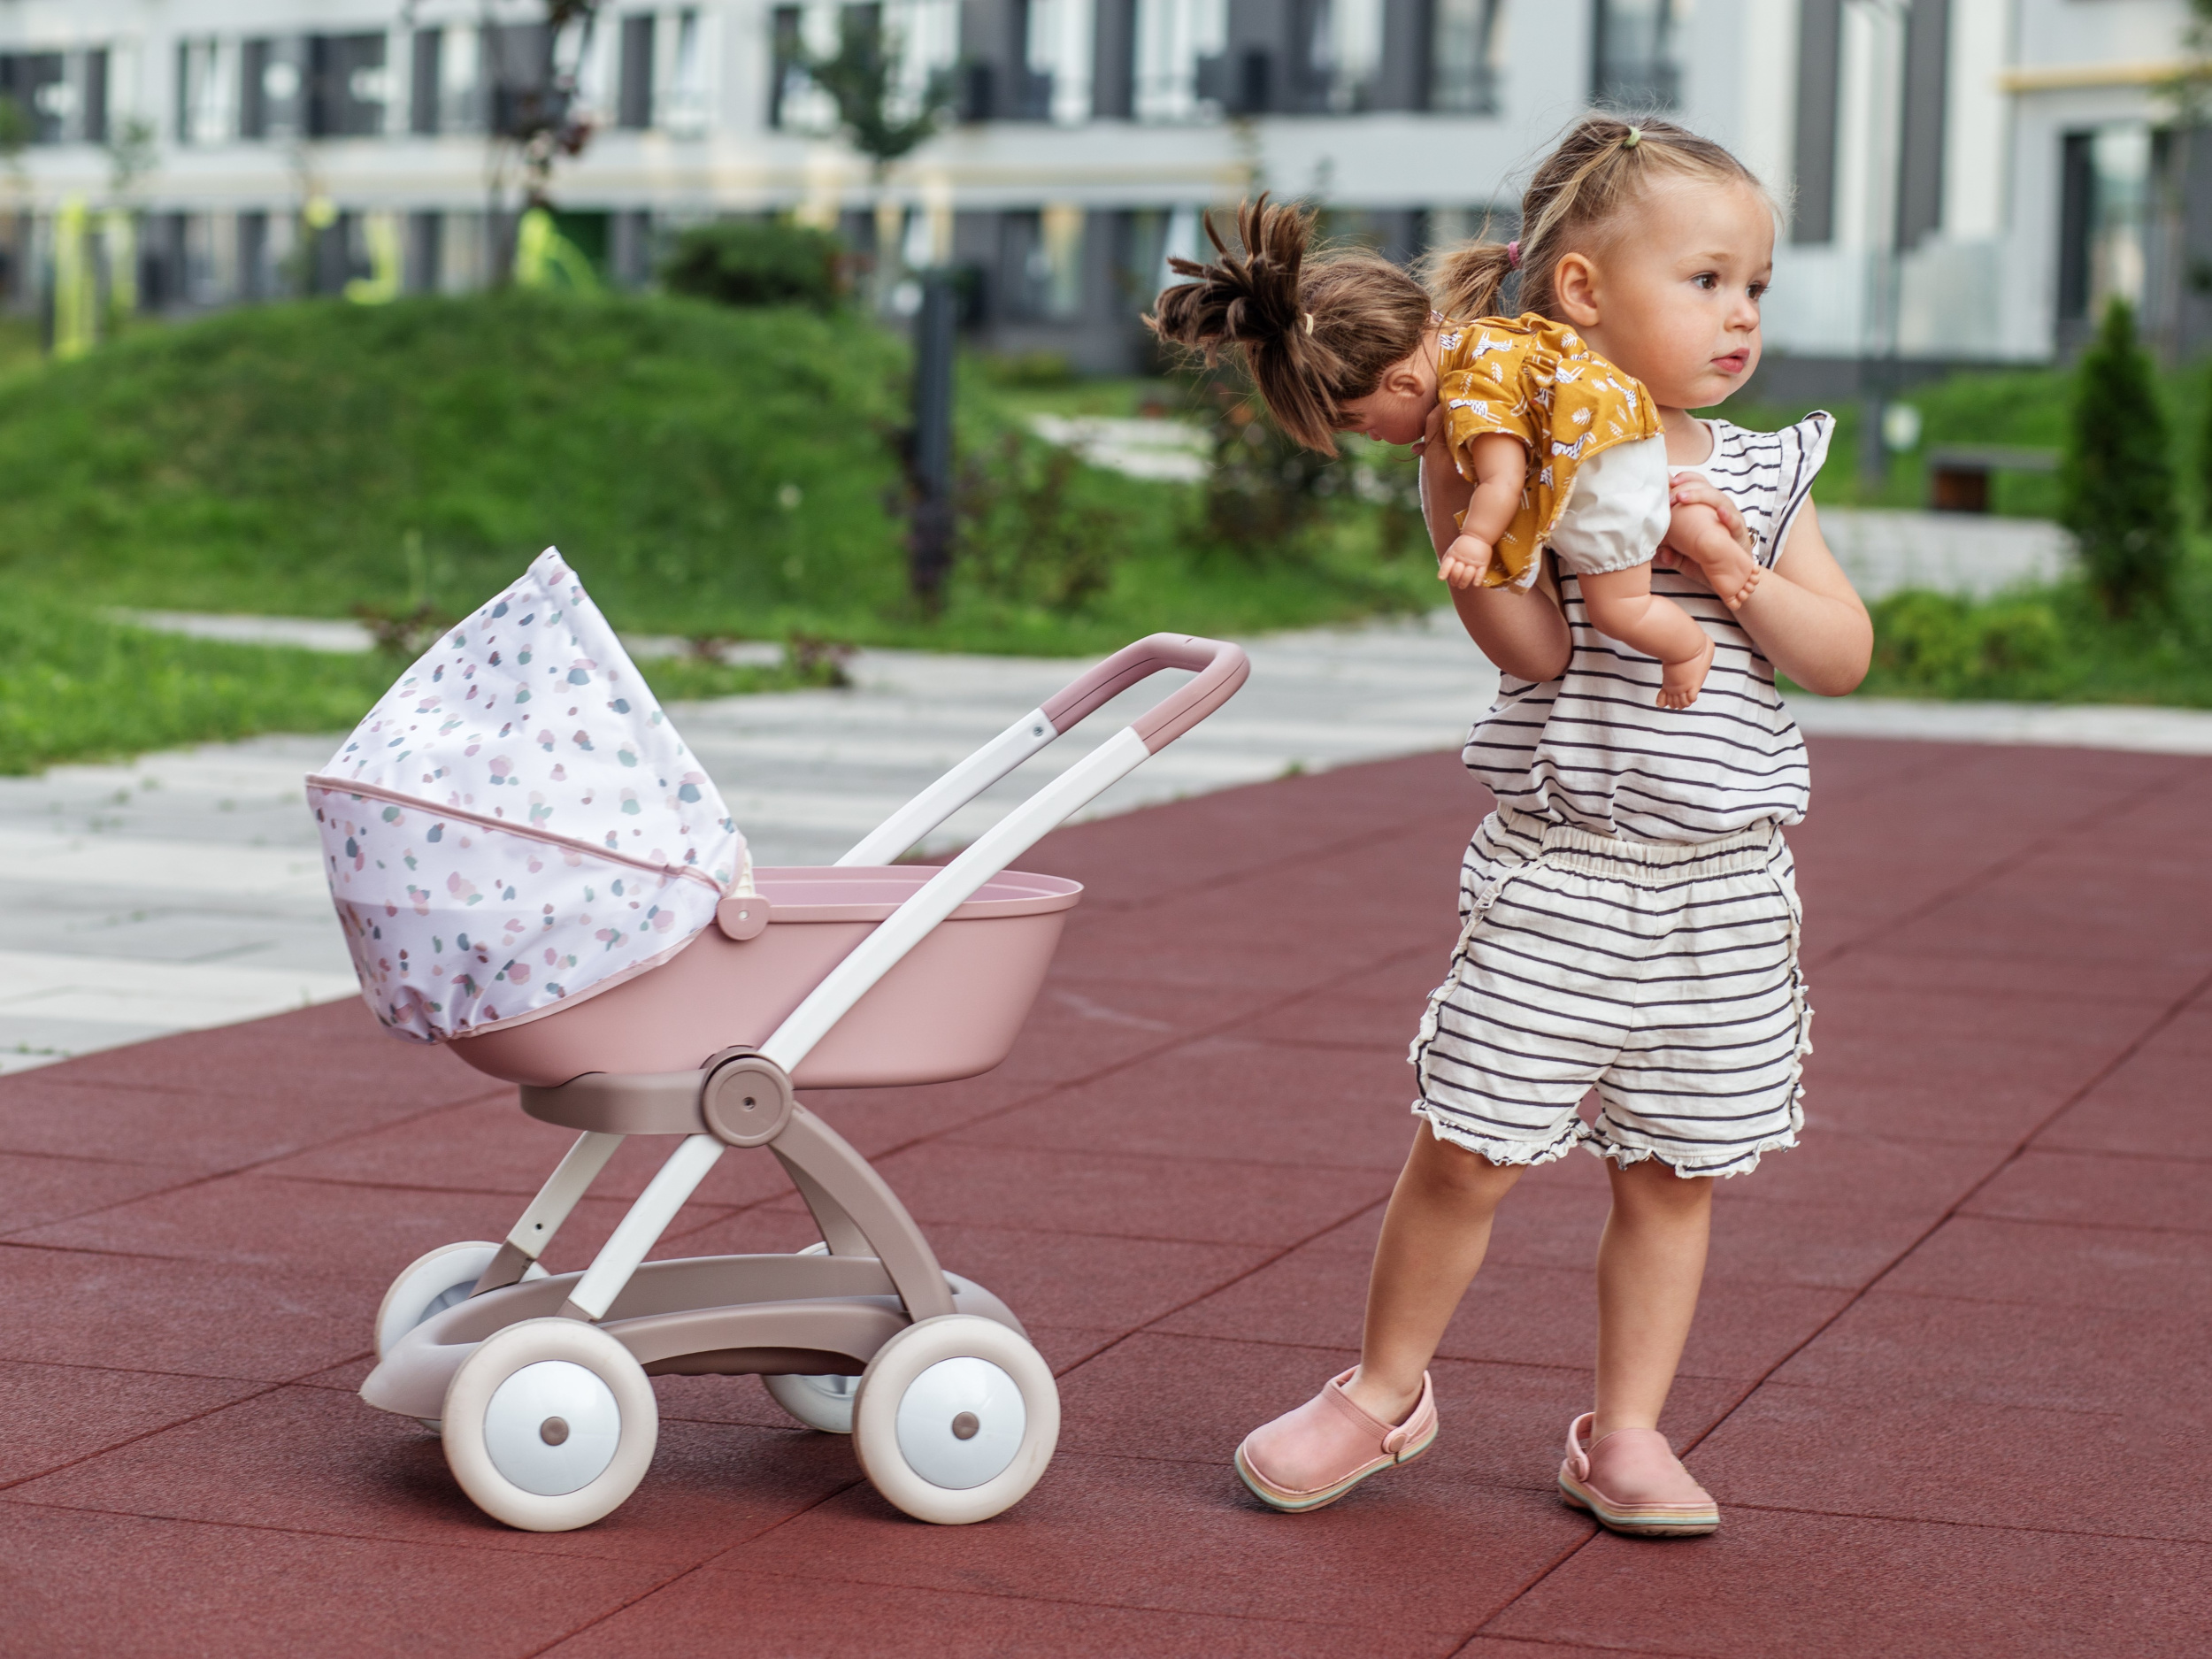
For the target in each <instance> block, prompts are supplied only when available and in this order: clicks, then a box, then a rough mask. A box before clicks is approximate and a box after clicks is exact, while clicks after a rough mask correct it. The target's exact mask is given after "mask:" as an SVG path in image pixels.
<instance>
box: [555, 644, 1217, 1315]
mask: <svg viewBox="0 0 2212 1659" xmlns="http://www.w3.org/2000/svg"><path fill="white" fill-rule="evenodd" d="M1163 668H1182V669H1189V670H1193V671H1195V672H1196V675H1197V678H1195V679H1194V680H1190V681H1189V682H1187V684H1185V685H1182V686H1179V687H1177V688H1176V689H1175V690H1174V691H1172V692H1171V693H1169V694H1168V695H1166V696H1165V697H1163V698H1162V699H1161V700H1160V701H1159V702H1158V703H1156V704H1154V705H1153V707H1152V708H1151V709H1150V710H1148V712H1146V713H1145V714H1143V715H1141V716H1140V717H1139V718H1137V719H1135V720H1133V721H1132V722H1131V723H1130V724H1129V725H1128V726H1124V727H1123V728H1122V729H1121V730H1120V731H1118V732H1116V733H1114V734H1113V735H1112V736H1111V737H1109V738H1108V739H1107V740H1106V741H1104V742H1102V743H1101V744H1100V745H1099V746H1098V747H1097V748H1096V749H1093V750H1092V751H1091V752H1090V753H1089V754H1087V755H1086V756H1084V757H1083V758H1082V759H1080V760H1079V761H1077V762H1076V763H1075V764H1073V765H1072V766H1071V767H1069V768H1068V770H1067V771H1065V772H1063V773H1061V774H1060V776H1059V777H1057V778H1056V779H1054V780H1052V781H1051V782H1049V783H1048V784H1046V785H1045V786H1044V787H1042V788H1041V789H1039V790H1038V791H1037V792H1036V794H1034V795H1031V796H1030V797H1029V798H1028V799H1027V800H1026V801H1024V802H1022V803H1020V804H1018V806H1016V807H1014V808H1013V809H1012V810H1010V811H1009V812H1008V813H1007V814H1006V816H1005V817H1003V818H1001V819H1000V820H999V821H998V822H997V823H996V824H995V825H993V826H991V827H990V828H989V829H987V830H986V831H985V832H984V833H982V834H981V835H979V836H978V837H977V838H976V840H975V841H972V842H971V843H970V844H969V846H968V847H967V849H965V850H964V851H963V852H962V853H960V854H959V855H958V856H956V857H955V858H954V859H953V861H952V862H951V863H950V864H947V865H946V866H945V867H944V868H943V869H941V870H940V871H938V872H937V873H936V874H935V875H933V876H932V877H931V878H930V879H928V881H926V883H924V884H923V885H922V887H919V888H918V889H917V890H916V891H915V893H914V894H913V895H911V896H910V898H908V899H907V900H906V902H904V903H902V904H901V905H900V906H899V908H898V909H897V910H894V911H893V912H892V913H891V914H890V915H889V916H888V917H887V918H885V919H884V920H883V921H881V922H879V924H877V926H876V927H875V929H874V931H873V932H872V933H869V934H868V936H867V937H866V938H864V939H863V940H862V941H860V942H859V943H858V944H856V945H855V946H854V947H853V949H852V951H851V952H850V954H849V955H848V956H846V957H845V958H844V959H843V960H842V961H841V962H840V963H839V964H837V965H836V966H835V967H833V968H832V969H831V970H830V971H829V972H828V973H827V975H826V976H825V977H824V978H823V979H822V980H821V981H820V983H818V985H816V986H815V987H814V988H813V989H812V990H811V991H810V992H808V993H807V995H805V997H804V998H803V999H802V1000H801V1002H800V1003H799V1005H798V1007H796V1008H795V1009H794V1010H792V1011H791V1012H790V1013H789V1014H788V1015H787V1016H786V1017H785V1018H784V1020H783V1023H782V1024H781V1025H778V1026H777V1027H776V1029H775V1030H774V1031H773V1032H772V1033H770V1034H769V1036H768V1038H767V1040H766V1041H764V1042H763V1043H762V1044H761V1045H760V1048H758V1050H757V1053H758V1054H759V1055H760V1056H761V1057H762V1058H763V1059H764V1060H767V1061H771V1062H772V1063H773V1064H776V1065H778V1066H780V1067H781V1068H782V1069H783V1071H784V1072H785V1073H786V1074H788V1073H790V1072H793V1071H797V1070H798V1069H799V1063H800V1062H801V1061H803V1060H804V1059H805V1058H806V1056H807V1055H808V1054H809V1053H810V1051H811V1050H812V1049H813V1048H814V1045H815V1044H816V1043H818V1042H819V1041H821V1040H822V1038H823V1037H824V1036H825V1035H826V1034H827V1033H828V1032H829V1029H830V1027H831V1026H833V1025H835V1024H836V1023H837V1022H838V1021H839V1020H841V1019H842V1018H844V1017H845V1015H846V1014H847V1013H848V1012H849V1011H850V1010H851V1009H852V1007H853V1005H854V1004H855V1003H856V1002H859V1001H860V999H861V998H862V997H864V996H865V995H867V994H868V992H869V991H870V990H871V989H872V987H874V986H875V984H876V982H877V981H878V980H879V979H882V978H883V976H884V975H885V974H887V973H888V972H890V971H891V970H892V969H893V968H895V967H896V966H897V965H898V964H899V962H900V961H901V959H902V958H903V957H904V956H906V954H907V952H908V951H910V950H911V949H913V948H914V947H915V946H916V945H917V944H918V943H919V942H920V941H921V940H922V938H923V936H924V935H926V933H928V932H929V931H930V929H932V928H933V927H935V926H937V925H938V923H940V922H941V921H943V920H944V919H945V918H947V917H949V916H950V915H951V914H952V913H953V911H955V910H957V909H959V908H960V906H961V905H962V904H963V903H964V902H966V901H967V900H968V898H969V897H970V895H972V894H973V893H975V891H976V890H977V889H978V888H979V887H982V886H983V884H984V883H985V882H987V881H988V880H989V879H991V878H992V877H994V876H995V875H997V874H998V873H999V872H1001V871H1002V870H1004V869H1005V868H1006V867H1007V866H1008V865H1010V864H1012V863H1013V861H1014V860H1015V859H1016V858H1018V857H1019V856H1021V855H1022V854H1023V853H1025V852H1026V851H1027V850H1028V849H1030V848H1031V847H1033V846H1034V845H1035V844H1036V843H1037V842H1038V841H1041V840H1042V839H1043V838H1044V836H1045V835H1046V834H1047V833H1049V832H1051V831H1052V830H1054V829H1056V828H1058V827H1059V826H1060V825H1062V824H1063V823H1064V822H1066V820H1067V819H1068V818H1070V817H1071V815H1072V814H1074V813H1076V812H1078V811H1079V810H1082V809H1083V808H1084V807H1085V806H1087V805H1088V804H1089V803H1091V802H1092V801H1094V800H1095V799H1097V798H1098V796H1099V795H1102V794H1103V793H1104V792H1105V791H1106V790H1108V789H1109V788H1111V787H1113V786H1114V785H1115V784H1116V783H1118V782H1119V781H1120V780H1122V779H1124V778H1125V777H1127V776H1128V775H1129V774H1130V773H1131V772H1134V771H1135V770H1136V769H1137V768H1138V767H1139V766H1141V765H1142V764H1144V763H1145V762H1146V761H1147V760H1148V759H1149V758H1150V757H1152V756H1154V755H1156V754H1158V753H1159V752H1160V750H1162V749H1165V748H1166V747H1167V746H1168V745H1169V744H1170V743H1171V742H1173V741H1175V740H1176V739H1177V738H1179V737H1180V736H1181V735H1182V734H1183V733H1185V732H1187V731H1189V730H1190V728H1191V727H1192V726H1196V725H1197V724H1198V723H1199V722H1200V721H1201V720H1202V719H1204V718H1206V717H1207V716H1208V715H1210V714H1211V713H1212V712H1213V711H1214V710H1216V709H1217V708H1219V707H1220V706H1221V705H1222V704H1223V703H1226V702H1227V701H1228V700H1229V698H1230V697H1231V695H1233V694H1234V693H1235V691H1236V690H1237V688H1238V687H1240V686H1241V685H1243V683H1244V681H1245V680H1246V678H1247V677H1248V675H1249V674H1250V673H1251V672H1252V664H1251V663H1250V662H1249V661H1248V659H1247V658H1246V657H1245V655H1244V652H1243V650H1242V649H1240V648H1239V647H1237V646H1234V645H1231V644H1228V643H1226V642H1225V641H1220V640H1202V639H1196V638H1194V637H1192V636H1191V635H1188V634H1153V635H1152V636H1151V637H1150V638H1148V639H1142V640H1139V641H1137V642H1136V643H1135V644H1134V645H1131V646H1127V647H1125V648H1124V649H1121V650H1118V651H1117V652H1115V653H1114V654H1113V655H1112V656H1111V657H1108V658H1107V659H1106V660H1105V661H1104V662H1102V663H1101V664H1098V665H1097V666H1096V667H1095V668H1093V669H1092V670H1091V671H1090V672H1087V673H1086V674H1084V675H1082V676H1081V677H1079V679H1078V680H1076V681H1075V682H1074V683H1073V684H1072V685H1071V686H1069V687H1067V689H1066V690H1064V691H1063V692H1061V693H1060V694H1059V695H1057V696H1056V697H1054V698H1053V699H1052V701H1051V702H1049V703H1047V704H1045V706H1044V707H1043V708H1041V709H1037V710H1032V711H1031V712H1030V713H1028V714H1025V715H1024V716H1023V717H1022V718H1020V719H1018V720H1017V721H1016V722H1015V723H1014V724H1013V725H1012V726H1008V727H1007V728H1006V730H1005V731H1003V732H1002V733H999V735H998V736H996V737H995V738H993V739H992V740H991V741H989V742H988V743H986V744H985V745H984V746H983V747H982V748H981V749H978V750H976V752H975V753H974V754H972V755H971V756H969V757H968V758H967V759H965V760H964V761H962V762H961V763H960V764H958V765H957V766H955V767H954V768H953V769H952V770H951V771H950V772H947V773H946V774H945V775H944V776H943V777H941V778H940V779H939V780H937V781H936V782H935V783H933V784H932V785H931V786H930V787H928V788H927V789H925V790H924V791H923V792H922V793H921V794H920V795H917V796H916V797H915V798H914V799H913V800H911V801H910V802H908V803H906V805H905V806H904V807H902V808H901V809H900V810H898V811H897V812H895V813H893V814H892V816H891V818H889V819H888V820H887V822H886V823H885V824H884V825H883V826H882V827H881V828H879V829H878V830H877V831H876V832H875V833H873V834H872V835H870V836H868V837H867V838H866V839H865V840H864V841H862V842H861V843H860V845H858V846H857V847H856V848H854V849H852V850H851V851H850V852H849V853H847V854H846V855H845V856H843V857H842V858H841V859H839V860H838V863H839V864H887V863H888V862H889V861H890V860H891V859H893V858H895V857H896V856H898V855H899V854H900V853H902V852H903V851H905V850H906V849H908V848H909V847H911V846H912V845H913V844H914V843H915V842H916V841H919V840H920V839H921V838H922V837H923V836H924V835H926V834H927V833H929V832H930V831H931V830H932V829H933V828H935V827H936V826H938V825H939V824H941V823H942V822H943V821H944V820H945V819H946V818H949V817H950V816H951V815H952V814H953V813H954V812H956V811H957V810H959V809H960V808H961V807H962V806H964V805H965V804H966V803H968V802H970V801H972V800H973V799H974V798H975V797H976V796H977V795H980V794H981V793H982V792H983V791H984V790H985V789H987V788H988V787H990V786H991V785H992V784H994V783H995V782H997V781H998V780H1000V779H1001V778H1003V777H1004V776H1006V775H1007V773H1009V772H1012V771H1013V770H1014V769H1015V768H1016V767H1018V766H1019V765H1020V764H1022V762H1023V761H1025V760H1026V759H1027V758H1028V757H1030V756H1032V755H1033V754H1035V753H1036V752H1037V751H1038V750H1039V749H1043V748H1044V747H1046V746H1047V745H1048V744H1049V743H1051V742H1052V741H1054V740H1056V738H1058V737H1059V736H1060V734H1061V733H1064V732H1065V731H1067V730H1068V729H1069V728H1070V727H1071V726H1074V725H1075V724H1076V722H1077V721H1079V720H1080V719H1082V718H1083V717H1084V716H1085V715H1087V714H1089V713H1091V712H1093V711H1094V710H1096V709H1098V708H1100V707H1102V705H1104V703H1106V702H1107V701H1108V700H1109V699H1110V698H1111V697H1113V696H1114V695H1116V694H1117V693H1118V692H1121V691H1124V690H1126V689H1127V688H1128V687H1131V686H1133V685H1134V684H1136V683H1137V681H1139V680H1143V679H1145V678H1146V677H1147V676H1148V675H1151V674H1154V673H1156V672H1159V671H1160V670H1161V669H1163ZM724 1150H725V1147H724V1143H723V1142H722V1141H720V1140H719V1139H718V1137H717V1136H716V1135H714V1134H711V1133H696V1134H693V1135H690V1136H688V1137H687V1138H686V1140H685V1141H684V1143H683V1145H682V1146H681V1147H680V1148H678V1150H677V1151H676V1153H675V1154H674V1155H673V1156H672V1157H671V1158H670V1159H669V1161H668V1163H667V1164H666V1165H665V1166H664V1167H663V1168H662V1170H661V1171H660V1173H659V1174H657V1175H656V1176H655V1177H654V1178H653V1180H652V1183H651V1184H650V1185H649V1187H647V1188H646V1190H645V1191H644V1193H642V1194H640V1196H639V1198H638V1201H637V1202H636V1204H635V1205H634V1207H633V1208H632V1209H631V1210H630V1213H629V1214H628V1215H626V1216H625V1217H623V1219H622V1221H621V1223H620V1224H619V1225H618V1226H617V1227H616V1228H615V1231H614V1233H613V1234H612V1236H611V1237H610V1238H609V1239H608V1240H607V1242H606V1243H605V1244H603V1246H601V1247H600V1251H599V1255H598V1256H597V1257H596V1258H595V1260H594V1261H593V1263H592V1264H591V1268H590V1271H588V1272H587V1273H585V1275H584V1276H583V1278H582V1279H580V1280H578V1281H577V1284H576V1287H575V1289H574V1290H573V1291H572V1292H571V1293H570V1294H569V1302H568V1306H569V1307H570V1308H572V1309H574V1310H576V1311H577V1312H579V1313H581V1314H582V1315H584V1316H585V1317H588V1318H591V1319H597V1318H598V1317H601V1316H602V1315H603V1314H604V1313H605V1312H606V1310H608V1309H609V1308H610V1307H611V1306H612V1305H613V1304H614V1299H615V1298H616V1297H617V1296H618V1295H619V1294H621V1293H622V1288H623V1286H625V1285H626V1284H628V1283H629V1281H630V1275H631V1274H632V1273H634V1272H635V1271H637V1267H638V1263H641V1262H642V1261H643V1260H644V1259H645V1256H646V1253H647V1252H648V1251H649V1250H650V1249H651V1248H653V1246H654V1245H655V1243H657V1241H658V1240H659V1239H660V1236H661V1234H662V1233H663V1232H664V1231H665V1230H666V1228H667V1226H668V1225H669V1223H670V1222H671V1221H672V1220H673V1219H674V1218H675V1215H676V1212H677V1210H680V1209H681V1208H682V1207H683V1205H684V1203H685V1202H686V1201H687V1199H689V1197H690V1196H691V1194H692V1193H693V1192H695V1190H696V1189H697V1187H698V1185H699V1183H700V1182H701V1181H702V1180H703V1179H705V1177H706V1173H707V1171H709V1170H710V1169H711V1168H712V1167H713V1165H714V1163H715V1160H716V1159H718V1158H719V1157H720V1156H722V1153H723V1151H724Z"/></svg>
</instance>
